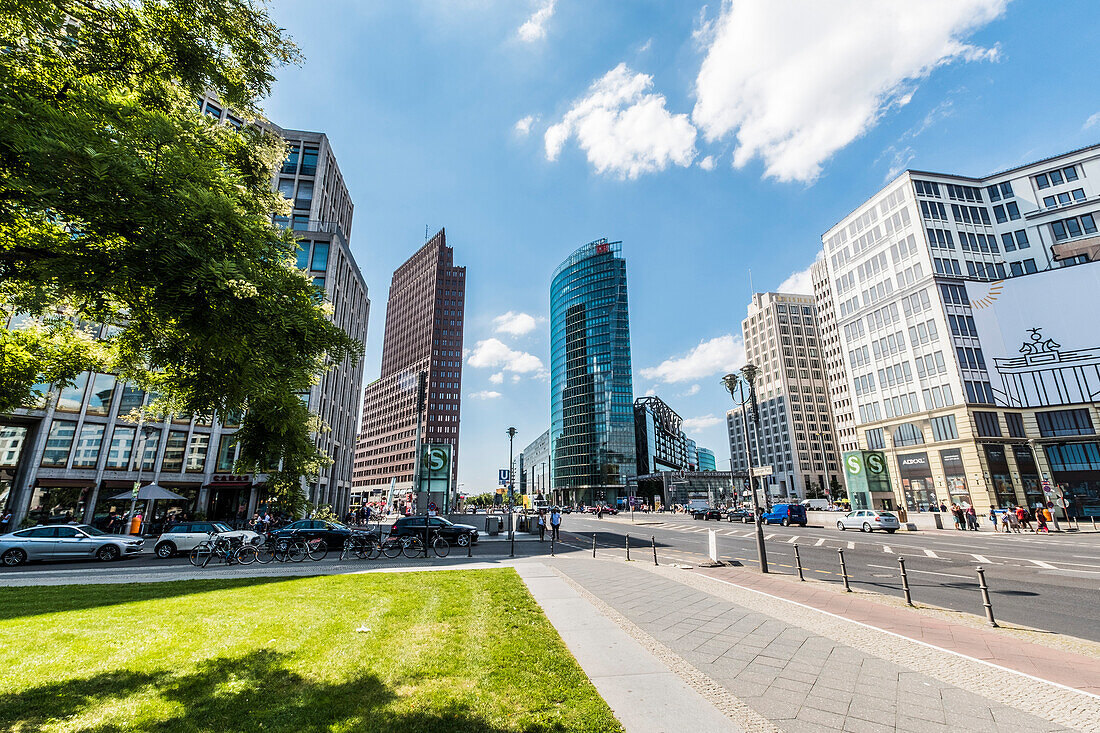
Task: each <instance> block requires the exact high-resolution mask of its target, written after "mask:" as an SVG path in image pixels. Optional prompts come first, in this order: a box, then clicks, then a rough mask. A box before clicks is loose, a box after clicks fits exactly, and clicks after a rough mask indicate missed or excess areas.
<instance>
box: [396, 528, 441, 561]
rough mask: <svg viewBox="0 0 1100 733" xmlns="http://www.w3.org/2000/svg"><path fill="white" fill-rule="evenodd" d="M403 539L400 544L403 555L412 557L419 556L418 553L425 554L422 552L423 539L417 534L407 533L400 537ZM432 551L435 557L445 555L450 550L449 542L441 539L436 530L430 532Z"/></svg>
mask: <svg viewBox="0 0 1100 733" xmlns="http://www.w3.org/2000/svg"><path fill="white" fill-rule="evenodd" d="M402 539H404V540H405V542H404V544H402V546H401V552H402V554H404V555H405V557H407V558H409V559H412V558H414V557H419V556H420V555H422V554H423V555H425V556H426V555H427V553H425V552H424V540H422V539H420V537H419V536H418V535H409V536H407V537H404V538H402ZM431 547H432V552H434V553H435V556H436V557H447V555H449V554H450V552H451V543H450V542H447V540H445V539H443V537H442V536H440V534H439V532H438V531H435V532H432V545H431Z"/></svg>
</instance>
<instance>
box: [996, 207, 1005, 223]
mask: <svg viewBox="0 0 1100 733" xmlns="http://www.w3.org/2000/svg"><path fill="white" fill-rule="evenodd" d="M993 218H995V219H996V220H997V223H998V224H1004V223H1005V222H1006V221H1008V214H1006V213H1005V207H1003V206H994V207H993Z"/></svg>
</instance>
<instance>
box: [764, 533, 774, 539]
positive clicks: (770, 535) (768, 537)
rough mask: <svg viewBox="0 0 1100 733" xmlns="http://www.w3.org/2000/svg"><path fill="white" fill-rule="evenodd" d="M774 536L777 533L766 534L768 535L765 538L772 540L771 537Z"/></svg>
mask: <svg viewBox="0 0 1100 733" xmlns="http://www.w3.org/2000/svg"><path fill="white" fill-rule="evenodd" d="M772 537H775V535H774V534H766V535H764V539H766V540H770V539H771V538H772Z"/></svg>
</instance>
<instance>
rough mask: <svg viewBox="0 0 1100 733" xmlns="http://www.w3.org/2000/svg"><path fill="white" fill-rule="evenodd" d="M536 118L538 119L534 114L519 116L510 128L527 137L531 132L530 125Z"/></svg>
mask: <svg viewBox="0 0 1100 733" xmlns="http://www.w3.org/2000/svg"><path fill="white" fill-rule="evenodd" d="M536 120H538V117H535V116H534V115H527V116H526V117H521V118H520V119H518V120H516V124H515V125H513V127H512V129H513V130H514V131H515V133H516V134H517V135H519V136H520V137H527V136H528V135H530V134H531V125H533V124H535V121H536Z"/></svg>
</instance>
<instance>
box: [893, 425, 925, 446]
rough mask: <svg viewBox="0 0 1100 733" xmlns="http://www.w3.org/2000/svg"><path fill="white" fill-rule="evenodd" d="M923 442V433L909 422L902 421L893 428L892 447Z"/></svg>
mask: <svg viewBox="0 0 1100 733" xmlns="http://www.w3.org/2000/svg"><path fill="white" fill-rule="evenodd" d="M922 443H924V433H923V432H921V429H920V428H919V427H917V426H916V425H915V424H913V423H911V422H907V423H902V424H901V425H898V427H897V428H896V429H895V430H894V447H895V448H899V447H902V446H906V445H921V444H922Z"/></svg>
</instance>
